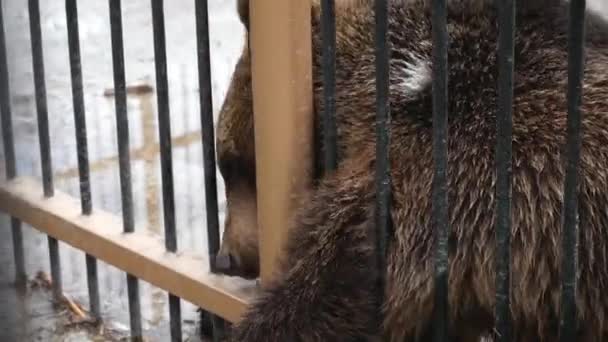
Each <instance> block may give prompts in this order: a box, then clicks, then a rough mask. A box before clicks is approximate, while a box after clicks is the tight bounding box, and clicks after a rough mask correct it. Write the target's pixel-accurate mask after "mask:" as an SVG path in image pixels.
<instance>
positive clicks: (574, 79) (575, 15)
mask: <svg viewBox="0 0 608 342" xmlns="http://www.w3.org/2000/svg"><path fill="white" fill-rule="evenodd" d="M585 10H586V1H585V0H571V1H570V23H569V36H568V92H567V100H568V119H567V129H566V130H567V138H566V144H567V146H566V158H567V162H566V179H565V182H564V207H563V214H562V215H563V230H562V280H561V281H562V291H561V310H560V315H561V317H560V341H562V342H567V341H575V340H576V332H577V328H578V327H577V324H576V268H577V262H578V255H577V251H576V249H577V247H578V190H577V189H578V166H579V163H580V150H581V140H582V138H581V109H580V104H581V98H582V83H583V77H584V42H585Z"/></svg>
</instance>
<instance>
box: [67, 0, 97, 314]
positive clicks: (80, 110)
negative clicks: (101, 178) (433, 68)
mask: <svg viewBox="0 0 608 342" xmlns="http://www.w3.org/2000/svg"><path fill="white" fill-rule="evenodd" d="M65 9H66V20H67V30H68V48H69V53H70V74H71V82H72V102H73V106H74V123H75V126H76V132H75V133H76V151H77V156H78V176H79V180H80V205H81V208H82V214H83V215H90V214H91V212H92V209H93V205H92V199H91V181H90V171H89V152H88V144H87V125H86V116H85V113H86V111H85V106H84V95H83V85H82V64H81V58H80V34H79V29H78V7H77V1H76V0H66V2H65ZM85 260H86V268H87V285H88V289H89V306H90V310H91V316H92V317H93V318H94V319H101V305H100V299H99V281H98V275H97V260H96V259H95V258H94V257H92V256H90V255H88V254H87V255H86V257H85Z"/></svg>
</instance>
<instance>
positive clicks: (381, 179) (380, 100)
mask: <svg viewBox="0 0 608 342" xmlns="http://www.w3.org/2000/svg"><path fill="white" fill-rule="evenodd" d="M375 12H376V32H375V44H376V208H375V220H376V267H377V271H378V273H379V277H378V291H379V293H380V296H379V298H380V299H379V304H380V305H381V303H382V302H383V301H384V288H385V282H386V279H385V278H386V277H385V274H386V267H387V265H386V257H387V255H386V251H387V243H388V241H387V240H388V231H389V229H390V225H391V217H390V205H391V203H390V202H391V179H390V125H391V117H390V103H389V84H388V83H389V58H390V51H389V46H388V3H387V0H376V2H375Z"/></svg>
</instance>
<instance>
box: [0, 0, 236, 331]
mask: <svg viewBox="0 0 608 342" xmlns="http://www.w3.org/2000/svg"><path fill="white" fill-rule="evenodd" d="M3 5H4V13H5V15H6V16H7V18H6V20H5V21H6V35H7V45H8V58H9V70H10V84H11V104H12V109H13V117H14V119H13V120H14V131H15V138H16V141H15V144H16V146H15V147H16V153H17V156H18V163H17V168H18V173H19V174H20V175H29V176H35V177H37V178H39V179H40V173H41V172H40V158H39V154H38V151H39V149H38V138H37V126H36V112H35V102H34V87H33V73H32V59H31V46H30V38H29V21H28V14H27V2H25V1H19V0H15V1H3ZM64 6H65V4H64V1H61V0H52V1H51V0H49V1H41V3H40V11H41V23H42V35H43V49H44V62H45V67H46V72H47V74H46V79H47V84H46V85H47V94H48V107H49V120H50V123H49V124H50V134H51V144H52V148H51V153H52V157H53V166H54V173H55V183H56V187H57V188H58V189H59V190H61V191H64V192H67V193H69V194H71V195H72V196H76V197H78V196H79V184H78V169H77V159H76V144H75V142H76V140H75V136H74V120H73V108H72V97H71V84H70V72H69V59H68V46H67V31H66V22H65V12H64V11H65V7H64ZM78 6H79V9H78V10H79V18H80V39H81V53H82V68H83V78H84V96H85V108H86V119H87V126H88V127H87V128H88V142H89V154H90V162H91V181H92V184H91V186H92V201H93V207H94V210H95V208H101V209H103V210H106V211H110V212H112V213H115V214H117V215H119V214H120V212H121V203H120V187H119V177H118V159H117V143H116V130H115V129H116V127H115V125H116V124H115V116H114V99H113V97H112V94H111V91H110V90H111V88H112V85H113V79H112V59H111V49H110V27H109V16H108V4H107V1H79V3H78ZM209 6H210V8H209V13H210V30H211V31H210V37H211V42H210V44H211V49H212V51H211V63H212V65H211V70H212V86H213V96H214V101H213V104H214V112H215V114H216V115H217V111H218V109H219V105H220V104H221V101H222V99H223V97H224V94H225V92H226V87H227V83H228V80H229V77H230V73H231V70H232V68H233V66H234V64H235V62H236V58H238V54H239V53H240V49H241V47H242V44H243V37H242V28H241V25H240V23H239V21H238V18H237V16H236V13H235V11H234V8H235V4H234V0H230V1H226V0H211V1H210V2H209ZM165 13H166V30H167V57H168V66H167V67H168V78H169V96H170V104H171V127H172V137H173V139H172V144H173V158H174V175H175V201H176V224H177V231H178V247H179V249H180V250H187V251H195V252H197V253H201V254H202V255H206V254H207V242H206V237H207V235H206V233H205V226H206V219H205V196H204V183H203V181H204V179H203V168H202V165H203V162H202V145H201V130H200V117H199V115H200V107H199V102H198V99H199V95H198V74H197V72H198V71H197V61H196V37H195V18H194V0H172V1H171V2H170V4H169V2H167V3H166V6H165ZM151 23H152V18H151V9H150V1H148V0H129V1H123V25H124V39H125V65H126V79H127V85H128V86H133V87H135V91H134V92H131V93H129V95H128V102H127V105H128V117H129V124H130V127H129V133H130V140H131V157H132V162H131V167H132V181H133V196H134V204H135V206H134V210H135V220H136V224H137V226H138V227H141V226H145V227H147V229H149V230H150V231H152V232H154V233H156V234H159V235H161V236H162V235H163V216H162V215H163V213H162V197H161V196H162V191H161V184H160V179H161V177H160V168H159V167H160V160H159V145H158V126H157V108H156V95H155V92H154V85H155V74H154V53H153V40H152V37H153V35H152V24H151ZM150 90H151V91H150ZM0 144H1V142H0ZM0 151H2V149H0ZM0 159H3V156H2V152H0ZM4 172H5V171H4V163H0V177H2V179H4ZM218 182H219V184H218V194H219V197H220V211H221V213H220V221H222V222H223V209H224V207H225V200H224V198H223V183H222V180H221V177H220V178H218ZM0 224H1V225H2V227H1V228H2V230H3V231H4V233H3V235H7V234H6V232H8V229H5V227H6V228H8V219H5V218H4V217H3V222H2V223H0ZM9 236H10V235H8V236H6V237H5V236H3V239H2V240H3V241H10V238H9ZM24 239H25V245H26V250H27V258H26V259H27V270H28V274H29V275H30V276H33V275H34V274H35V273H36V271H38V270H44V271H46V272H48V271H49V270H48V269H49V265H48V250H47V245H46V238H45V237H44V236H43V235H42V234H39V233H38V232H36V231H35V230H33V229H30V228H28V227H26V228H25V231H24ZM60 247H61V259H62V267H63V270H62V271H63V277H64V278H63V279H64V290H65V292H66V293H67V294H69V295H70V296H71V297H73V298H75V299H76V300H78V301H80V302H81V303H83V304H84V305H85V307H86V306H88V298H87V287H86V278H85V274H86V273H85V262H84V255H83V254H82V253H81V252H79V251H76V250H74V249H73V248H71V247H69V246H67V245H66V244H63V243H61V244H60ZM1 250H2V251H3V254H2V258H0V262H1V263H2V264H0V265H4V264H7V263H11V262H12V257H10V255H12V254H11V253H8V251H10V247H9V246H8V245H5V244H4V242H3V245H2V249H1ZM11 267H12V266H11ZM11 267H6V268H5V267H3V266H0V269H2V268H4V269H7V270H8V269H11ZM1 274H2V278H0V281H2V282H3V283H2V284H5V283H6V281H7V280H8V279H11V278H12V273H10V272H2V273H1ZM99 277H100V279H99V281H100V291H101V293H100V294H101V299H102V311H103V313H104V318H105V319H106V320H107V321H114V322H117V323H118V325H119V326H120V325H122V326H124V327H125V329H127V330H128V316H127V315H128V303H127V295H126V284H125V277H124V273H122V272H121V271H119V270H117V269H115V268H113V267H111V266H108V265H106V264H104V263H103V262H100V265H99ZM0 291H4V288H2V289H0ZM141 293H142V298H141V304H142V315H143V319H144V322H143V327H144V329H146V330H149V334H150V336H153V337H154V336H156V337H157V338H159V340H166V339H167V338H168V333H169V330H168V308H167V303H166V301H167V296H166V293H165V292H163V291H161V290H159V289H157V288H154V287H153V286H150V285H149V284H146V283H144V282H142V283H141ZM2 294H3V296H4V295H5V293H2ZM15 297H18V296H15ZM15 300H18V299H12V301H13V302H14V301H15ZM47 300H48V298H46V297H44V298H39V299H38V301H34V302H33V303H34V305H36V304H35V303H38V302H39V301H43V302H45V301H47ZM0 301H1V300H0ZM39 304H40V305H44V304H43V303H39ZM14 305H16V307H18V308H22V309H23V310H25V311H30V312H33V311H31V307H28V308H26V306H27V305H32V304H24V303H20V304H19V303H18V304H14ZM12 306H13V305H11V307H12ZM2 307H3V309H0V311H6V309H4V308H6V306H4V305H3V306H2ZM182 309H183V311H184V312H183V315H182V316H183V319H184V320H185V321H186V322H190V321H192V320H194V318H195V317H194V307H193V306H192V305H190V304H188V303H184V302H183V304H182ZM2 314H9V313H8V312H2V313H0V316H1V315H2ZM10 315H12V319H7V320H3V321H5V322H10V321H15V322H21V321H22V322H25V323H23V324H29V325H30V326H29V327H26V328H24V329H25V330H28V329H29V330H31V329H33V328H31V327H32V326H36V324H38V323H36V320H37V318H36V317H35V315H33V316H32V315H30V316H32V317H30V318H29V319H25V316H26V315H22V314H19V313H10ZM184 328H185V330H186V332H188V331H193V329H194V325H193V324H185V325H184ZM34 330H36V329H34ZM24 338H25V339H29V338H27V337H25V336H24Z"/></svg>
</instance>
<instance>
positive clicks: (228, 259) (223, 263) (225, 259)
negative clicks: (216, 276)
mask: <svg viewBox="0 0 608 342" xmlns="http://www.w3.org/2000/svg"><path fill="white" fill-rule="evenodd" d="M233 260H234V258H233V257H232V255H230V254H229V253H228V254H226V253H222V252H219V253H218V254H217V256H216V257H215V268H216V270H217V271H218V272H221V273H230V270H231V269H232V266H233V264H234V262H233Z"/></svg>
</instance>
